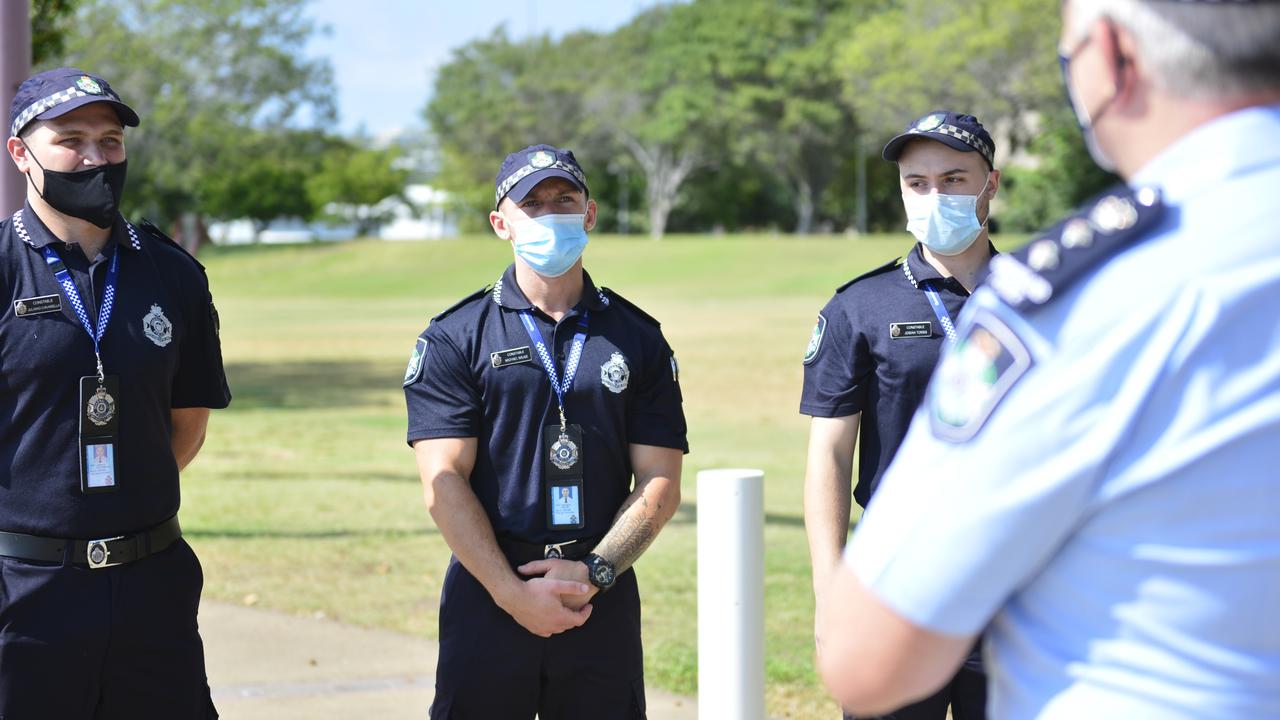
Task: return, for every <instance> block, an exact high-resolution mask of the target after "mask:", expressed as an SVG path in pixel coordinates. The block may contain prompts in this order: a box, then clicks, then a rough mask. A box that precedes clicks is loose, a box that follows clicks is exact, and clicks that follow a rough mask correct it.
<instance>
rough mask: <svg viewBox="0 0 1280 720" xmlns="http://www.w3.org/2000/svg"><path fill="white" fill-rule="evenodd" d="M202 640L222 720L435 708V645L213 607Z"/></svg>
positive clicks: (667, 700)
mask: <svg viewBox="0 0 1280 720" xmlns="http://www.w3.org/2000/svg"><path fill="white" fill-rule="evenodd" d="M200 634H201V635H202V636H203V637H204V647H205V658H206V661H207V664H208V672H209V684H210V686H211V687H212V688H213V699H214V702H215V703H216V704H217V706H218V712H219V714H220V715H221V717H222V720H351V718H361V717H365V718H377V719H378V720H401V719H402V718H403V720H424V719H425V718H426V716H427V708H428V706H430V705H431V696H432V692H433V690H434V685H435V682H434V674H435V667H436V652H437V648H436V643H435V642H434V641H431V640H424V639H421V638H414V637H409V636H407V635H401V634H399V633H394V632H389V631H386V630H369V629H365V628H358V627H353V626H350V625H344V624H342V623H339V622H335V621H333V620H323V619H319V620H318V619H312V618H306V617H297V616H294V615H288V614H285V613H280V612H275V611H272V610H260V609H256V608H247V607H243V606H240V605H231V604H226V603H217V602H204V603H202V604H201V606H200ZM648 702H649V718H650V720H697V716H698V709H697V704H696V702H695V701H694V700H693V699H691V698H684V697H678V696H675V695H668V694H665V693H661V692H659V691H656V690H652V689H650V690H649V691H648Z"/></svg>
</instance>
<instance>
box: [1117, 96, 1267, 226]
mask: <svg viewBox="0 0 1280 720" xmlns="http://www.w3.org/2000/svg"><path fill="white" fill-rule="evenodd" d="M1278 137H1280V105H1268V106H1263V107H1252V108H1247V109H1244V110H1238V111H1236V112H1233V113H1231V114H1229V115H1224V116H1222V117H1220V118H1217V119H1215V120H1212V121H1210V122H1207V123H1205V124H1204V125H1201V126H1200V127H1198V128H1196V129H1195V130H1192V131H1191V132H1189V133H1187V134H1186V135H1184V136H1182V138H1180V139H1179V140H1178V141H1176V142H1175V143H1174V144H1173V145H1170V146H1169V147H1167V148H1165V149H1164V150H1163V151H1162V152H1161V153H1160V154H1159V155H1157V156H1156V157H1155V158H1154V159H1152V160H1151V161H1150V162H1148V163H1147V164H1146V165H1145V166H1144V167H1143V168H1142V169H1141V170H1139V171H1138V172H1137V173H1136V174H1135V175H1134V176H1133V178H1132V179H1130V181H1129V186H1130V187H1132V188H1134V189H1140V188H1144V187H1155V188H1159V190H1160V192H1161V195H1162V196H1163V199H1164V201H1165V202H1166V203H1175V204H1176V203H1180V202H1181V201H1184V200H1187V199H1188V198H1190V197H1192V196H1194V195H1196V194H1197V193H1201V192H1204V191H1205V190H1207V189H1209V188H1211V187H1214V186H1216V185H1220V184H1221V183H1222V181H1224V180H1226V179H1227V178H1229V177H1231V176H1233V175H1237V174H1240V173H1242V172H1248V171H1249V170H1252V169H1254V168H1260V167H1267V166H1273V165H1276V164H1280V141H1277V139H1276V138H1278Z"/></svg>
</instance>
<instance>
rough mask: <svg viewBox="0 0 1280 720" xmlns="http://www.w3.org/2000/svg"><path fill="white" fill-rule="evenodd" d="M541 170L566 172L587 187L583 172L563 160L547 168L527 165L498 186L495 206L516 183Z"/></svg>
mask: <svg viewBox="0 0 1280 720" xmlns="http://www.w3.org/2000/svg"><path fill="white" fill-rule="evenodd" d="M539 170H564V171H565V172H567V173H569V174H570V175H572V176H573V177H574V178H576V179H577V180H578V182H579V183H581V184H582V187H586V186H587V176H586V175H585V174H584V173H583V172H582V170H580V169H579V168H578V167H577V166H576V165H570V164H569V163H567V162H565V161H563V160H557V161H556V162H555V164H554V165H547V166H545V167H534V166H532V165H525V166H524V167H522V168H520V169H519V170H517V171H515V172H513V173H511V174H510V175H508V176H507V179H506V180H503V181H502V184H501V185H499V186H498V189H497V191H496V192H494V194H493V206H494V207H497V206H498V204H499V203H501V202H502V198H504V197H506V196H507V193H509V192H511V188H513V187H515V186H516V183H518V182H520V181H521V180H523V179H525V178H527V177H529V176H530V175H532V174H533V173H535V172H537V171H539Z"/></svg>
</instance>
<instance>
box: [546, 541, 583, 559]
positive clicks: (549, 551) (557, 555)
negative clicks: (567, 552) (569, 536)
mask: <svg viewBox="0 0 1280 720" xmlns="http://www.w3.org/2000/svg"><path fill="white" fill-rule="evenodd" d="M576 542H578V541H577V540H566V541H564V542H562V543H551V544H548V545H543V546H542V558H543V559H544V560H563V559H564V546H565V545H572V544H574V543H576Z"/></svg>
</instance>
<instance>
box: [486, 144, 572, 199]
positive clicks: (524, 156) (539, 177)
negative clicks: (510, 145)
mask: <svg viewBox="0 0 1280 720" xmlns="http://www.w3.org/2000/svg"><path fill="white" fill-rule="evenodd" d="M550 177H561V178H564V179H565V180H568V181H569V182H571V183H573V184H574V185H576V186H577V187H578V189H579V190H581V191H582V192H584V193H587V194H588V195H589V194H590V191H589V190H587V174H586V173H584V172H582V166H581V165H578V161H577V159H576V158H574V157H573V153H572V152H571V151H569V150H561V149H560V148H557V147H553V146H551V145H530V146H529V147H527V148H525V149H523V150H517V151H515V152H513V153H511V154H510V155H508V156H507V159H506V160H503V161H502V167H501V168H499V169H498V177H497V178H496V179H495V180H494V188H493V209H494V210H497V209H498V205H500V204H502V198H505V197H509V198H511V200H512V201H513V202H520V201H521V200H523V199H524V196H525V195H528V194H529V191H530V190H532V189H533V188H534V186H535V185H537V184H538V183H540V182H542V181H543V180H546V179H547V178H550Z"/></svg>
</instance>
